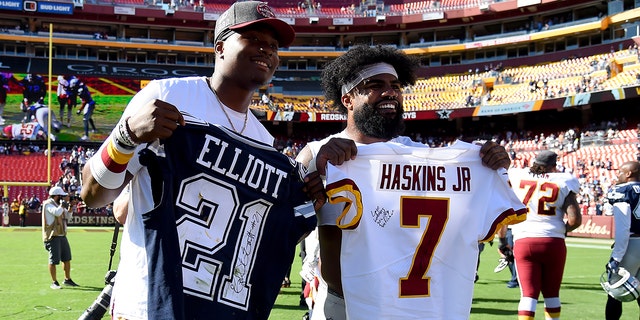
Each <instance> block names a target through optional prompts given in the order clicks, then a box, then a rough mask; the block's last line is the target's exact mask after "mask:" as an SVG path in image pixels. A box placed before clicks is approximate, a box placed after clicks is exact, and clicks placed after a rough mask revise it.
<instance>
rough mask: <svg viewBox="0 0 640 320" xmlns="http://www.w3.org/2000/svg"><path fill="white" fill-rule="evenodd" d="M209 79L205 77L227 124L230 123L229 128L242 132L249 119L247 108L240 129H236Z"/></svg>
mask: <svg viewBox="0 0 640 320" xmlns="http://www.w3.org/2000/svg"><path fill="white" fill-rule="evenodd" d="M209 81H210V80H209V79H208V78H207V84H208V85H209V88H210V89H211V91H213V95H214V96H215V97H216V100H218V104H219V105H220V109H221V110H222V112H223V113H224V115H225V116H226V117H227V121H229V124H230V125H231V130H233V131H235V132H237V133H239V134H242V133H243V132H244V129H246V128H247V120H248V119H249V115H248V113H249V110H247V112H245V113H244V124H243V125H242V130H240V131H238V130H237V129H236V127H235V126H234V125H233V122H231V118H230V117H229V114H227V110H225V106H224V104H223V103H222V101H220V98H219V97H218V92H216V90H215V89H214V88H213V87H212V86H211V83H210V82H209Z"/></svg>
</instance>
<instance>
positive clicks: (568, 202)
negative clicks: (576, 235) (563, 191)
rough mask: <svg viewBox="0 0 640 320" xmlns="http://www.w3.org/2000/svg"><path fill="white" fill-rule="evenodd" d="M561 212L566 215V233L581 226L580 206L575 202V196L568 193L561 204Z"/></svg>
mask: <svg viewBox="0 0 640 320" xmlns="http://www.w3.org/2000/svg"><path fill="white" fill-rule="evenodd" d="M562 210H563V211H564V212H565V213H566V215H567V222H566V224H565V225H566V232H571V231H573V230H575V229H576V228H578V227H579V226H580V225H581V224H582V214H580V205H579V204H578V200H576V194H575V193H573V192H570V193H569V195H568V196H567V198H566V199H564V203H563V204H562Z"/></svg>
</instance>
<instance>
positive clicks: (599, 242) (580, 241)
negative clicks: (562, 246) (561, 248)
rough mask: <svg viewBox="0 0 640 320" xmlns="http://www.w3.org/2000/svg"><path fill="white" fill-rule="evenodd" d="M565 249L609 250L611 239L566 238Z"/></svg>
mask: <svg viewBox="0 0 640 320" xmlns="http://www.w3.org/2000/svg"><path fill="white" fill-rule="evenodd" d="M565 243H566V244H567V247H574V248H590V249H604V250H611V245H612V244H613V239H599V238H578V237H567V238H566V239H565Z"/></svg>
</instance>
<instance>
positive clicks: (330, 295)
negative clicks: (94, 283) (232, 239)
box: [297, 46, 510, 320]
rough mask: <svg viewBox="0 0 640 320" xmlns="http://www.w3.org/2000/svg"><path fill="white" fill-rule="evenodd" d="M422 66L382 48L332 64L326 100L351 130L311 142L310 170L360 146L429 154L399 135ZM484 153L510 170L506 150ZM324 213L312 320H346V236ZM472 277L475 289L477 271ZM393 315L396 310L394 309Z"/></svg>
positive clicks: (306, 152)
mask: <svg viewBox="0 0 640 320" xmlns="http://www.w3.org/2000/svg"><path fill="white" fill-rule="evenodd" d="M417 67H418V64H417V62H416V61H415V60H413V59H412V58H411V57H409V56H407V55H406V54H404V53H402V52H401V51H398V50H395V49H392V48H388V47H382V46H378V47H369V46H356V47H354V48H352V49H350V50H349V51H347V52H346V53H345V54H344V55H342V56H341V57H339V58H337V59H336V60H334V61H332V62H331V63H329V64H328V65H327V66H326V68H325V70H324V71H323V76H322V85H323V89H324V91H325V96H326V98H327V100H330V101H333V103H334V106H335V107H337V108H338V109H340V111H341V112H343V113H346V114H347V125H346V128H345V130H344V131H342V132H340V133H337V134H335V135H333V136H331V137H328V138H326V139H324V140H322V141H318V142H311V143H309V144H308V145H307V146H306V147H305V148H304V149H303V150H302V152H301V153H300V154H299V156H298V158H297V159H298V160H299V161H300V162H302V163H304V164H305V165H308V166H309V167H310V170H314V169H316V168H317V169H318V171H317V172H315V174H324V173H325V172H324V167H323V166H322V165H321V164H318V163H317V162H316V160H318V161H320V160H327V159H325V158H324V157H325V156H326V155H332V158H331V159H330V160H331V161H330V162H331V163H332V164H336V165H339V164H342V163H343V162H344V161H346V160H353V159H355V158H356V153H358V149H357V147H356V145H357V146H363V145H367V144H371V143H375V142H388V141H391V142H395V143H399V144H402V145H406V146H411V147H413V148H420V149H425V150H426V149H427V146H426V145H424V144H422V143H418V142H414V141H411V139H409V138H408V137H403V136H400V134H402V132H403V131H404V123H403V120H402V112H403V106H402V98H403V96H402V89H403V87H405V86H408V85H412V84H414V83H415V81H416V74H415V70H416V69H417ZM480 153H481V155H483V158H482V160H483V162H484V163H485V164H487V166H489V167H491V168H492V169H498V168H508V167H509V165H510V160H509V156H508V154H507V153H506V151H505V150H504V148H502V147H500V146H498V145H497V144H495V143H493V142H488V143H486V144H485V145H484V146H483V147H482V149H481V150H480ZM476 156H477V154H476ZM333 208H335V206H334V207H333ZM325 211H329V212H330V211H332V210H331V206H330V205H325V206H324V207H323V208H322V209H321V210H320V211H319V212H318V219H319V221H318V223H319V227H318V235H319V241H320V262H321V263H320V265H321V270H322V281H321V284H320V291H319V296H318V297H317V300H316V302H315V307H314V310H313V312H312V319H334V320H340V319H346V314H345V301H344V300H343V298H342V295H343V287H342V280H341V262H340V251H341V239H342V232H343V231H341V230H340V229H339V228H338V227H336V220H335V219H333V218H330V217H329V216H328V215H325V214H324V212H325ZM475 248H476V249H477V244H475ZM356 250H365V248H357V249H356ZM475 259H476V257H475V256H473V260H474V261H475ZM310 260H312V259H310ZM343 267H346V266H345V265H343ZM303 270H304V268H303ZM307 270H308V269H307ZM469 277H470V279H471V285H472V284H473V270H472V271H471V274H470V275H469ZM396 281H397V279H396ZM354 290H355V289H354ZM364 291H367V290H364ZM469 302H470V300H469ZM347 303H348V302H347ZM389 310H390V311H389V312H394V311H396V309H394V307H390V308H389ZM360 316H365V315H364V314H363V315H360ZM417 316H424V315H417ZM374 318H375V316H374Z"/></svg>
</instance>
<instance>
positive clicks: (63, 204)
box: [60, 200, 69, 210]
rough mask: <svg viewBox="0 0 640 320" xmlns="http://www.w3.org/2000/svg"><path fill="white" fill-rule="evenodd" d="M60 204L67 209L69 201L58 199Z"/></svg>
mask: <svg viewBox="0 0 640 320" xmlns="http://www.w3.org/2000/svg"><path fill="white" fill-rule="evenodd" d="M60 206H61V207H62V208H64V209H65V210H69V202H67V201H64V200H60Z"/></svg>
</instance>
